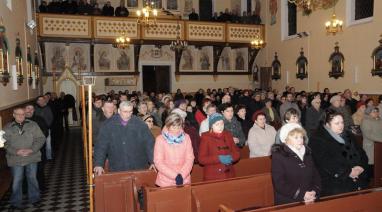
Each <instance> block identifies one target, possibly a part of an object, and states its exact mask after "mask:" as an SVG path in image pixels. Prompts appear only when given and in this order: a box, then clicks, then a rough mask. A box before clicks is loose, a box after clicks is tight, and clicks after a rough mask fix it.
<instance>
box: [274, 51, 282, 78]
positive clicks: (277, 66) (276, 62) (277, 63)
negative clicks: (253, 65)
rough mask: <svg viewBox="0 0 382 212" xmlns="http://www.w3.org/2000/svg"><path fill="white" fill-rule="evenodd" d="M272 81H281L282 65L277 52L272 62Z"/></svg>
mask: <svg viewBox="0 0 382 212" xmlns="http://www.w3.org/2000/svg"><path fill="white" fill-rule="evenodd" d="M272 79H274V80H279V79H281V63H280V61H279V59H278V56H277V52H275V59H274V60H273V62H272Z"/></svg>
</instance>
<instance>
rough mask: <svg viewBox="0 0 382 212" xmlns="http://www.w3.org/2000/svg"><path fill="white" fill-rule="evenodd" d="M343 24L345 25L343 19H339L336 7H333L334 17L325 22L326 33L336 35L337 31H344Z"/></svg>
mask: <svg viewBox="0 0 382 212" xmlns="http://www.w3.org/2000/svg"><path fill="white" fill-rule="evenodd" d="M342 25H343V21H342V20H339V19H337V17H336V9H335V8H333V15H332V18H331V19H330V21H327V22H326V23H325V27H326V33H327V34H332V35H336V33H337V32H342Z"/></svg>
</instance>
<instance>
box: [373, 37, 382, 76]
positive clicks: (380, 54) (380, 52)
mask: <svg viewBox="0 0 382 212" xmlns="http://www.w3.org/2000/svg"><path fill="white" fill-rule="evenodd" d="M371 57H372V58H373V69H372V70H371V75H372V76H376V75H377V76H380V77H382V34H381V39H380V40H379V46H378V47H377V48H375V49H374V50H373V53H372V54H371Z"/></svg>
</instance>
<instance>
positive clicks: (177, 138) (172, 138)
mask: <svg viewBox="0 0 382 212" xmlns="http://www.w3.org/2000/svg"><path fill="white" fill-rule="evenodd" d="M162 135H163V137H164V138H165V139H166V141H167V143H168V144H181V143H182V142H183V140H184V137H185V136H184V132H181V133H180V134H179V135H170V133H169V132H168V131H162Z"/></svg>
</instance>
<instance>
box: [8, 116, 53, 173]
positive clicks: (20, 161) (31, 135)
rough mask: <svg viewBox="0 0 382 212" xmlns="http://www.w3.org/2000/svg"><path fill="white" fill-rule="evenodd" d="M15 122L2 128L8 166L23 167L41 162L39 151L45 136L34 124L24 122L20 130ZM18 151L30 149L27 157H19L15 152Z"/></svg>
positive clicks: (29, 121) (28, 121)
mask: <svg viewBox="0 0 382 212" xmlns="http://www.w3.org/2000/svg"><path fill="white" fill-rule="evenodd" d="M19 125H20V124H18V123H17V122H15V121H12V122H11V123H9V124H7V125H6V126H5V128H4V132H5V134H4V138H5V140H6V142H5V145H4V148H5V149H6V152H7V153H6V158H7V164H8V166H25V165H28V164H31V163H37V162H40V161H41V152H40V149H41V147H42V146H43V145H44V143H45V139H46V138H45V136H44V134H43V132H42V131H41V129H40V127H39V126H38V125H37V124H36V122H34V121H31V120H25V121H24V123H23V126H22V128H20V127H19ZM19 149H32V150H33V152H32V153H31V154H30V155H28V156H25V157H24V156H19V155H17V154H16V152H17V151H18V150H19Z"/></svg>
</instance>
